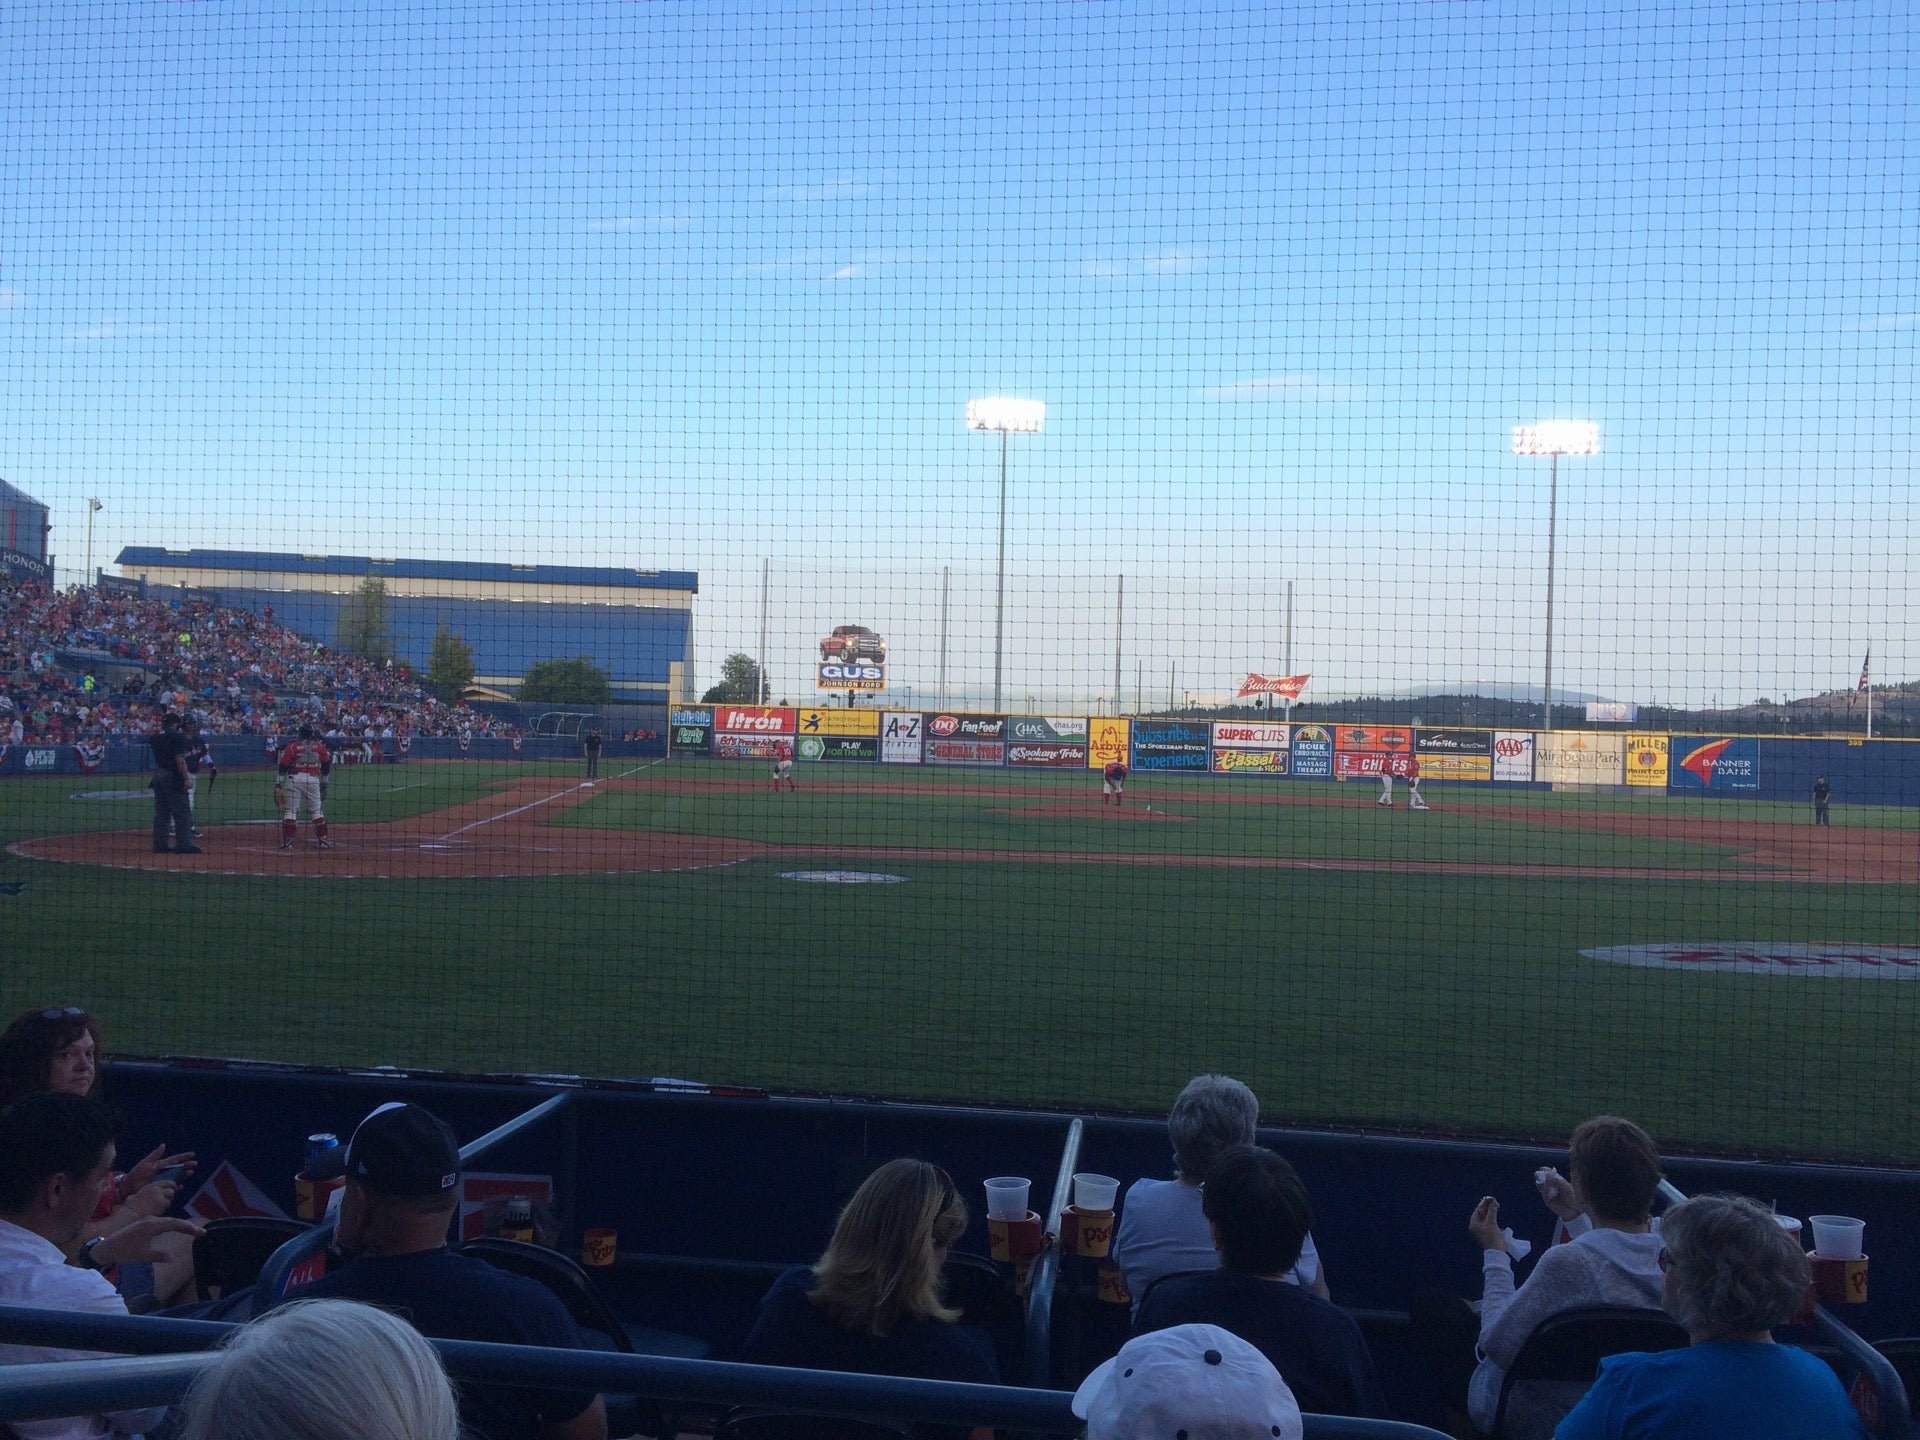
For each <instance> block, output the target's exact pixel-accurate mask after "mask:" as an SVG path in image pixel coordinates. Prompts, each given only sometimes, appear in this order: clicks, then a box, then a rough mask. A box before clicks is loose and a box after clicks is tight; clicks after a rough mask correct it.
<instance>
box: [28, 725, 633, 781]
mask: <svg viewBox="0 0 1920 1440" xmlns="http://www.w3.org/2000/svg"><path fill="white" fill-rule="evenodd" d="M287 738H288V737H285V736H282V737H279V738H276V739H269V738H268V737H267V736H264V735H223V736H218V737H214V738H213V739H212V741H211V744H212V750H213V763H214V764H215V765H216V766H218V767H219V768H220V769H222V770H228V769H235V770H244V769H259V768H262V767H264V766H268V765H271V764H273V762H274V758H275V757H276V756H277V755H278V754H279V752H280V746H281V744H283V743H284V741H285V740H286V739H287ZM666 752H667V746H666V739H665V737H664V736H661V735H657V734H656V735H655V736H654V738H652V739H650V740H612V739H610V740H608V741H607V742H606V746H605V748H604V749H603V750H602V751H601V758H602V761H603V762H604V763H611V762H613V761H616V760H646V759H655V760H657V759H659V758H661V757H662V756H664V755H665V754H666ZM363 753H364V752H362V751H361V749H360V748H359V747H358V746H348V745H341V746H338V747H336V749H335V763H336V764H338V765H354V764H359V763H361V756H362V754H363ZM580 758H581V756H580V741H579V740H578V739H576V738H574V737H573V736H549V735H529V736H525V737H523V738H520V739H515V740H505V739H495V738H493V737H490V736H489V737H482V736H478V735H476V736H474V737H473V739H471V740H470V741H468V742H466V743H465V744H464V745H463V744H462V743H461V742H460V741H459V740H457V739H455V738H454V737H452V736H442V737H439V738H436V739H425V738H421V739H416V740H414V741H413V742H412V743H411V744H410V745H409V746H408V747H407V749H406V751H405V752H404V753H402V752H401V751H400V749H399V747H398V746H397V745H396V744H395V743H394V742H393V741H387V742H385V744H384V745H383V746H382V747H381V748H380V749H379V751H378V753H377V754H376V756H375V763H377V764H388V765H392V764H401V763H405V762H407V761H413V760H578V759H580ZM152 769H153V756H152V755H151V754H150V753H149V752H148V750H147V747H146V746H145V745H144V744H132V745H122V744H114V745H101V746H92V745H0V778H4V777H6V776H10V775H133V774H138V775H142V776H144V775H146V774H147V773H149V772H150V771H151V770H152Z"/></svg>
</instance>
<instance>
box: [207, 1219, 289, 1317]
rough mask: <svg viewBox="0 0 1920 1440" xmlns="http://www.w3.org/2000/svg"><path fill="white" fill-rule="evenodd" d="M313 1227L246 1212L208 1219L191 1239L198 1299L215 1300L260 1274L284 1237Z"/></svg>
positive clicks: (247, 1283)
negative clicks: (201, 1230)
mask: <svg viewBox="0 0 1920 1440" xmlns="http://www.w3.org/2000/svg"><path fill="white" fill-rule="evenodd" d="M312 1228H313V1227H312V1226H311V1225H309V1224H307V1223H306V1222H305V1221H302V1220H275V1219H273V1218H271V1217H270V1216H265V1215H249V1216H244V1217H241V1218H238V1219H233V1220H211V1221H208V1222H207V1227H206V1230H205V1232H204V1233H203V1234H200V1235H197V1236H195V1237H194V1241H193V1280H194V1286H195V1288H196V1290H197V1291H198V1298H200V1299H202V1300H218V1299H220V1298H222V1297H223V1296H226V1295H229V1294H231V1293H232V1292H233V1291H235V1290H239V1289H241V1288H243V1287H245V1286H248V1285H251V1284H253V1282H254V1281H255V1280H258V1279H259V1278H260V1270H261V1267H262V1266H264V1265H265V1264H266V1263H267V1257H268V1256H270V1255H272V1254H273V1252H274V1251H276V1250H278V1249H279V1248H280V1247H281V1246H282V1245H284V1244H286V1243H287V1241H289V1240H291V1239H293V1237H294V1236H296V1235H304V1234H306V1232H307V1231H309V1230H311V1229H312Z"/></svg>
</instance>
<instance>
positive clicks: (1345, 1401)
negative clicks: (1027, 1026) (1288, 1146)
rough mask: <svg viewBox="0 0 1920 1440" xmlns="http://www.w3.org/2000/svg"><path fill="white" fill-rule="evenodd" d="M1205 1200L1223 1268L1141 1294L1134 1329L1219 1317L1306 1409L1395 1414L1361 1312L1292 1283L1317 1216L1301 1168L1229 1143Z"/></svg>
mask: <svg viewBox="0 0 1920 1440" xmlns="http://www.w3.org/2000/svg"><path fill="white" fill-rule="evenodd" d="M1201 1198H1202V1201H1203V1203H1204V1205H1205V1208H1206V1218H1207V1223H1208V1225H1209V1226H1210V1227H1211V1228H1212V1231H1213V1238H1214V1240H1215V1242H1216V1243H1217V1245H1218V1246H1219V1251H1220V1268H1219V1269H1218V1270H1206V1271H1201V1272H1199V1273H1197V1274H1192V1275H1174V1276H1170V1277H1169V1278H1167V1279H1165V1280H1162V1281H1160V1282H1159V1284H1157V1285H1155V1286H1154V1287H1153V1289H1152V1291H1151V1292H1150V1293H1149V1294H1148V1295H1147V1296H1146V1298H1145V1299H1144V1300H1142V1302H1141V1305H1140V1313H1139V1315H1138V1317H1137V1318H1136V1319H1135V1321H1134V1333H1135V1334H1145V1333H1147V1332H1149V1331H1154V1330H1165V1329H1168V1328H1169V1327H1172V1326H1175V1325H1195V1324H1197V1325H1217V1326H1219V1327H1220V1328H1221V1329H1222V1330H1230V1331H1232V1332H1233V1333H1234V1334H1235V1335H1238V1336H1239V1337H1240V1338H1241V1339H1242V1340H1245V1341H1247V1342H1248V1343H1249V1344H1251V1345H1252V1346H1254V1347H1255V1348H1256V1349H1257V1350H1259V1351H1260V1353H1261V1354H1263V1355H1265V1356H1266V1357H1267V1359H1268V1360H1270V1361H1272V1362H1273V1366H1274V1368H1275V1369H1276V1370H1278V1371H1279V1372H1280V1374H1281V1377H1282V1378H1283V1379H1285V1380H1286V1382H1287V1386H1288V1388H1289V1389H1291V1390H1292V1391H1293V1394H1294V1396H1295V1398H1297V1399H1298V1400H1299V1402H1300V1404H1301V1407H1302V1408H1303V1409H1305V1410H1308V1411H1310V1412H1312V1413H1314V1414H1320V1415H1357V1416H1363V1417H1364V1416H1371V1417H1377V1418H1381V1419H1384V1418H1386V1416H1387V1413H1388V1411H1387V1401H1386V1395H1385V1393H1384V1392H1383V1391H1382V1390H1381V1388H1380V1379H1379V1376H1378V1374H1377V1373H1376V1372H1375V1370H1374V1366H1373V1356H1372V1355H1371V1354H1370V1353H1369V1352H1368V1350H1367V1342H1366V1340H1365V1338H1364V1337H1363V1336H1362V1335H1361V1334H1360V1327H1359V1325H1358V1324H1356V1323H1355V1322H1354V1318H1353V1317H1352V1316H1351V1315H1349V1314H1347V1312H1346V1311H1344V1310H1342V1309H1340V1308H1339V1307H1338V1306H1337V1305H1333V1304H1330V1303H1328V1302H1327V1301H1325V1300H1322V1299H1321V1298H1320V1297H1319V1296H1318V1295H1315V1294H1313V1293H1312V1292H1310V1291H1308V1290H1305V1289H1303V1288H1301V1287H1300V1286H1298V1285H1288V1284H1286V1283H1285V1276H1286V1273H1287V1271H1288V1270H1290V1269H1291V1268H1292V1267H1293V1264H1294V1262H1295V1261H1296V1260H1298V1259H1299V1258H1300V1245H1301V1242H1302V1241H1303V1240H1305V1239H1306V1236H1307V1227H1308V1225H1309V1224H1311V1223H1312V1220H1313V1213H1312V1210H1311V1208H1310V1207H1309V1205H1308V1203H1307V1187H1306V1186H1305V1185H1303V1184H1301V1183H1300V1176H1299V1175H1298V1174H1297V1173H1295V1171H1294V1168H1293V1166H1291V1165H1289V1164H1288V1163H1287V1162H1286V1161H1285V1160H1283V1159H1282V1158H1281V1157H1280V1156H1278V1155H1276V1154H1274V1153H1273V1151H1271V1150H1266V1149H1262V1148H1260V1147H1259V1146H1253V1145H1248V1146H1243V1147H1242V1148H1240V1149H1237V1150H1229V1151H1228V1152H1227V1153H1226V1154H1224V1155H1222V1156H1221V1157H1220V1158H1219V1159H1218V1160H1216V1161H1215V1162H1214V1164H1213V1169H1212V1171H1211V1172H1210V1174H1209V1175H1208V1178H1207V1188H1206V1189H1205V1190H1204V1191H1203V1192H1202V1196H1201Z"/></svg>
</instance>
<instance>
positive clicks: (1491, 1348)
mask: <svg viewBox="0 0 1920 1440" xmlns="http://www.w3.org/2000/svg"><path fill="white" fill-rule="evenodd" d="M1567 1161H1568V1163H1567V1175H1568V1182H1570V1183H1568V1182H1560V1181H1559V1177H1558V1175H1557V1174H1555V1173H1554V1172H1552V1171H1548V1172H1547V1179H1546V1181H1545V1182H1544V1183H1543V1184H1542V1186H1541V1192H1542V1198H1543V1199H1545V1200H1547V1201H1548V1203H1549V1205H1550V1206H1552V1207H1554V1209H1555V1213H1556V1214H1558V1215H1559V1216H1560V1217H1561V1218H1562V1219H1563V1220H1568V1221H1569V1222H1570V1228H1572V1229H1574V1230H1578V1231H1580V1232H1581V1233H1578V1234H1575V1235H1574V1236H1573V1238H1572V1239H1571V1240H1569V1241H1567V1243H1565V1244H1562V1245H1554V1246H1551V1247H1549V1248H1548V1250H1547V1251H1546V1252H1545V1253H1544V1254H1543V1255H1541V1257H1540V1259H1539V1260H1538V1261H1537V1262H1535V1264H1534V1267H1533V1273H1532V1274H1531V1275H1529V1276H1528V1277H1527V1280H1526V1283H1525V1284H1524V1285H1521V1286H1520V1287H1519V1288H1517V1289H1516V1288H1515V1287H1514V1281H1513V1260H1512V1257H1511V1256H1510V1255H1509V1253H1508V1249H1507V1237H1506V1234H1505V1232H1504V1231H1503V1230H1502V1228H1501V1225H1500V1204H1499V1202H1498V1201H1497V1200H1495V1199H1494V1198H1493V1197H1492V1196H1490V1195H1489V1196H1485V1197H1483V1198H1482V1199H1481V1201H1480V1203H1479V1204H1478V1205H1477V1206H1476V1207H1475V1208H1474V1212H1473V1215H1472V1217H1471V1218H1470V1219H1469V1221H1468V1223H1467V1231H1468V1233H1469V1234H1470V1235H1471V1236H1472V1237H1473V1240H1474V1243H1475V1244H1476V1245H1478V1246H1479V1247H1480V1251H1481V1274H1482V1285H1483V1289H1482V1296H1481V1301H1480V1313H1479V1314H1478V1315H1477V1316H1476V1315H1475V1314H1474V1313H1473V1311H1472V1309H1471V1308H1470V1307H1469V1306H1468V1305H1467V1303H1466V1302H1465V1301H1463V1300H1460V1299H1458V1298H1457V1297H1454V1296H1444V1297H1442V1296H1423V1297H1419V1298H1418V1299H1416V1302H1415V1305H1414V1309H1413V1319H1414V1332H1415V1335H1416V1336H1417V1337H1418V1338H1419V1342H1420V1343H1421V1344H1422V1345H1423V1346H1424V1347H1425V1348H1426V1350H1427V1352H1428V1355H1429V1358H1430V1360H1432V1361H1433V1363H1434V1367H1435V1369H1436V1372H1437V1373H1438V1374H1439V1375H1440V1377H1441V1380H1442V1384H1443V1386H1444V1388H1445V1390H1446V1392H1447V1396H1446V1398H1447V1401H1448V1403H1449V1405H1451V1406H1452V1407H1453V1408H1454V1409H1456V1410H1458V1409H1459V1408H1461V1407H1462V1405H1463V1404H1464V1407H1465V1409H1466V1412H1467V1413H1468V1414H1469V1415H1470V1416H1471V1417H1472V1418H1473V1422H1474V1423H1475V1424H1476V1425H1478V1426H1479V1427H1480V1428H1481V1429H1482V1430H1486V1429H1489V1428H1491V1426H1492V1424H1493V1418H1494V1412H1495V1410H1496V1409H1497V1408H1498V1406H1499V1403H1500V1389H1501V1385H1502V1383H1503V1382H1504V1381H1505V1378H1506V1368H1507V1367H1508V1366H1509V1365H1511V1364H1513V1361H1514V1357H1515V1356H1517V1355H1518V1354H1519V1353H1520V1347H1521V1346H1522V1345H1524V1344H1525V1343H1526V1341H1527V1337H1528V1336H1530V1335H1532V1334H1533V1332H1534V1331H1535V1330H1536V1329H1537V1328H1538V1327H1539V1326H1540V1324H1541V1322H1542V1321H1544V1320H1546V1319H1548V1318H1550V1317H1551V1316H1554V1315H1557V1314H1559V1313H1560V1312H1561V1311H1563V1310H1575V1309H1580V1308H1583V1307H1585V1306H1589V1305H1623V1306H1631V1307H1639V1308H1641V1309H1647V1310H1653V1309H1658V1308H1659V1306H1660V1263H1659V1257H1660V1236H1659V1235H1657V1234H1654V1233H1653V1222H1652V1212H1653V1202H1654V1198H1655V1197H1656V1196H1657V1195H1658V1194H1659V1193H1660V1155H1659V1152H1658V1151H1657V1150H1656V1149H1655V1148H1654V1144H1653V1139H1652V1137H1651V1136H1649V1135H1648V1134H1647V1132H1646V1131H1644V1130H1642V1129H1641V1128H1640V1127H1639V1126H1638V1125H1635V1124H1634V1123H1633V1122H1632V1121H1631V1120H1623V1119H1621V1118H1620V1117H1619V1116H1617V1115H1598V1116H1595V1117H1594V1118H1593V1119H1591V1120H1589V1121H1587V1122H1586V1123H1585V1124H1583V1125H1581V1126H1580V1127H1579V1128H1578V1129H1576V1130H1575V1131H1574V1132H1573V1138H1572V1141H1571V1142H1570V1143H1569V1145H1568V1147H1567ZM1556 1182H1558V1183H1556ZM1562 1184H1566V1185H1567V1189H1566V1192H1565V1193H1564V1194H1563V1193H1562V1191H1561V1189H1560V1185H1562ZM1476 1342H1477V1346H1478V1348H1477V1349H1476V1348H1475V1347H1476ZM1476 1357H1477V1362H1476ZM1586 1388H1587V1387H1586V1386H1585V1385H1584V1384H1581V1383H1568V1382H1562V1381H1547V1380H1532V1381H1526V1382H1524V1383H1517V1384H1515V1386H1514V1387H1513V1393H1512V1394H1511V1395H1510V1396H1509V1397H1508V1400H1507V1413H1506V1420H1505V1433H1506V1434H1507V1435H1508V1436H1510V1437H1514V1440H1545V1437H1547V1436H1549V1435H1551V1434H1552V1433H1553V1427H1554V1425H1555V1424H1556V1423H1558V1422H1559V1420H1560V1419H1561V1418H1562V1417H1563V1416H1565V1415H1566V1413H1567V1412H1568V1411H1569V1410H1571V1409H1572V1408H1573V1407H1574V1406H1575V1405H1576V1404H1577V1403H1579V1400H1580V1397H1581V1396H1582V1395H1583V1394H1585V1393H1586Z"/></svg>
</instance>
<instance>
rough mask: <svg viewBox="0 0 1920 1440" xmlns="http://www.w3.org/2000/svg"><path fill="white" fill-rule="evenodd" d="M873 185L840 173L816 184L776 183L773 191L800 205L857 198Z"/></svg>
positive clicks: (868, 191)
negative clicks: (833, 177)
mask: <svg viewBox="0 0 1920 1440" xmlns="http://www.w3.org/2000/svg"><path fill="white" fill-rule="evenodd" d="M872 190H873V186H871V185H869V184H867V183H866V181H864V180H856V179H854V178H853V177H852V176H851V175H841V176H838V177H837V178H835V179H832V180H823V181H821V182H820V183H819V184H817V185H776V186H774V188H773V193H774V194H775V195H777V196H779V197H780V198H781V199H782V200H794V201H797V202H799V203H800V204H802V205H817V204H820V203H822V202H824V201H829V200H857V199H859V198H860V197H861V196H862V195H866V194H869V193H871V192H872Z"/></svg>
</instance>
